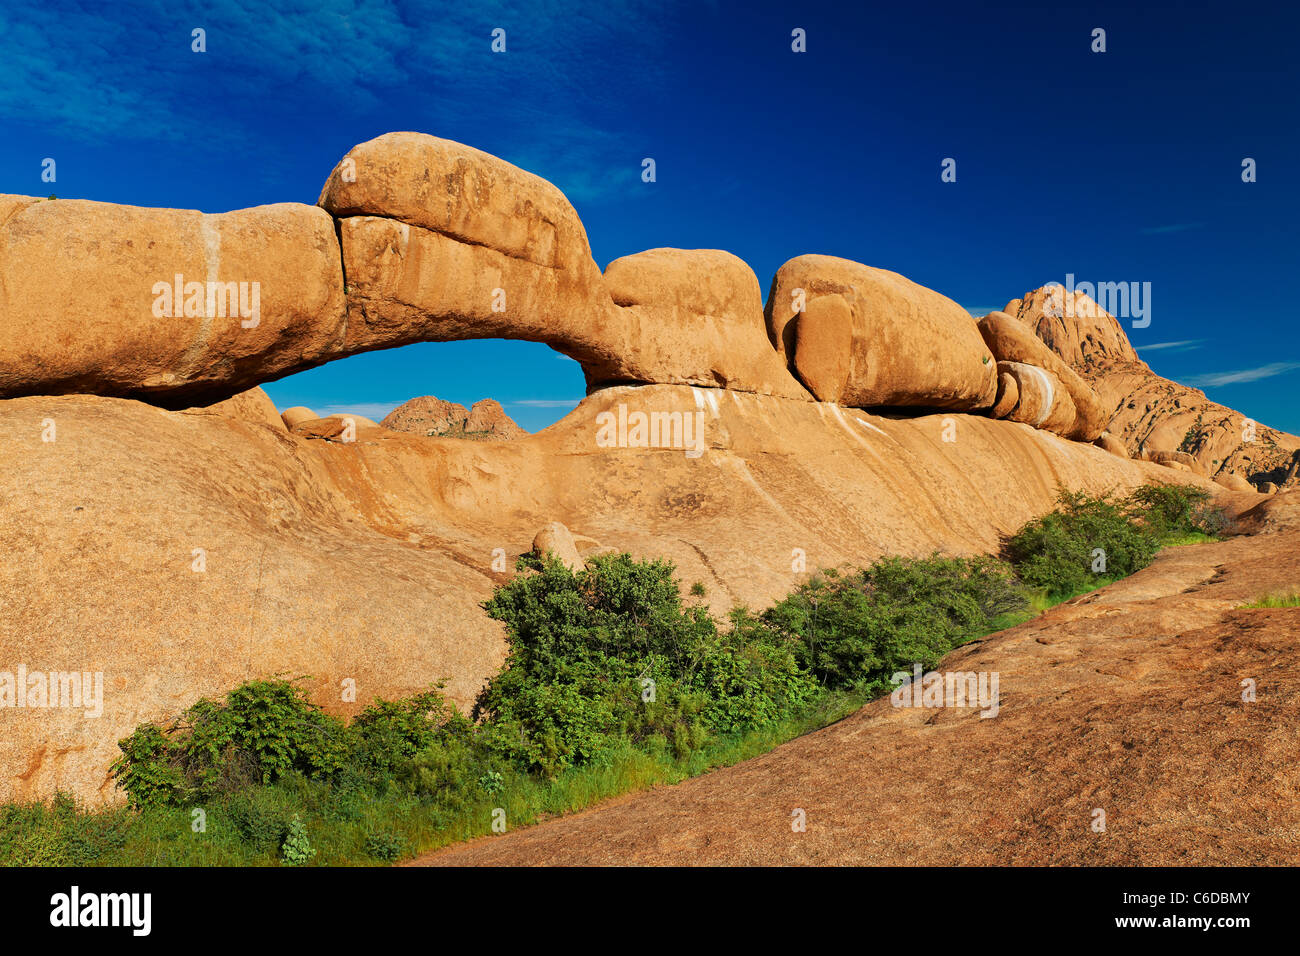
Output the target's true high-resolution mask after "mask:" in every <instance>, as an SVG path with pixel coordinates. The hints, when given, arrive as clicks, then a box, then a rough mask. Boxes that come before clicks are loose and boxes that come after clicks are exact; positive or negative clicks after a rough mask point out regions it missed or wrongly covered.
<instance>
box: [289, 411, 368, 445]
mask: <svg viewBox="0 0 1300 956" xmlns="http://www.w3.org/2000/svg"><path fill="white" fill-rule="evenodd" d="M289 431H290V432H292V433H293V434H294V435H297V436H298V437H299V438H321V439H324V440H325V441H330V442H339V443H341V444H348V443H350V442H354V441H359V440H360V439H361V438H362V437H369V438H373V437H376V436H375V433H376V432H377V431H379V425H378V424H376V423H375V422H372V421H371V420H370V419H368V418H365V417H363V416H361V415H330V416H329V417H327V418H317V419H313V420H311V421H305V422H299V423H298V424H297V425H294V426H293V428H291V429H289Z"/></svg>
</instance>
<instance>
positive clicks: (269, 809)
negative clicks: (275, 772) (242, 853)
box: [226, 789, 289, 853]
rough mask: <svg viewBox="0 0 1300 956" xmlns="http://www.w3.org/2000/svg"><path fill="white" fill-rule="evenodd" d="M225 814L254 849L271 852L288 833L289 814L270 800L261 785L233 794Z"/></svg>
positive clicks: (241, 839)
mask: <svg viewBox="0 0 1300 956" xmlns="http://www.w3.org/2000/svg"><path fill="white" fill-rule="evenodd" d="M226 815H227V817H228V818H229V819H230V823H231V825H232V826H233V827H234V829H235V832H236V833H237V834H238V836H239V840H240V842H241V843H243V844H244V845H245V846H247V847H248V848H249V849H250V850H252V851H253V852H254V853H269V852H271V851H272V850H274V849H276V848H277V847H279V846H280V845H281V844H282V843H283V842H284V840H285V837H286V836H287V835H288V833H289V815H288V814H287V813H286V812H285V811H284V810H283V809H281V808H280V807H279V806H277V805H275V804H274V803H273V802H272V801H270V800H267V799H266V798H265V794H264V791H262V790H260V789H252V790H249V791H246V792H244V793H240V794H237V795H236V796H234V797H233V798H232V799H231V800H230V803H229V804H228V805H227V806H226Z"/></svg>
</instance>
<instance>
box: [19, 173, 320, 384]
mask: <svg viewBox="0 0 1300 956" xmlns="http://www.w3.org/2000/svg"><path fill="white" fill-rule="evenodd" d="M20 198H21V197H18V198H14V197H11V198H10V200H9V202H8V203H7V205H6V206H5V207H4V208H7V209H8V210H9V214H8V217H7V218H6V219H4V221H3V224H2V225H0V315H3V316H4V317H5V321H6V334H5V335H4V336H3V338H2V339H0V396H17V395H31V394H46V395H51V394H65V393H73V392H81V393H92V394H98V395H118V396H125V397H130V398H137V399H140V400H143V401H148V402H151V403H154V404H159V405H163V406H165V407H168V408H178V409H183V408H187V407H190V406H196V405H209V404H212V403H213V402H217V401H220V400H222V399H225V398H229V397H230V396H232V395H235V394H237V393H238V392H241V391H245V390H247V389H249V388H251V387H252V386H255V385H258V384H259V383H261V382H265V381H268V380H270V379H274V378H278V377H280V376H281V375H284V374H287V373H288V372H291V371H294V370H296V369H299V368H305V367H308V366H311V365H318V364H320V363H321V362H323V361H325V360H326V359H327V357H328V356H329V355H330V354H331V352H332V350H333V349H334V348H336V346H337V345H338V343H339V342H340V340H341V337H342V334H343V327H344V322H343V316H344V311H343V275H342V270H341V267H340V264H339V247H338V242H337V240H336V238H335V233H334V223H333V221H332V220H331V219H330V217H329V216H328V215H326V214H325V213H324V212H322V211H321V210H320V209H317V208H315V207H313V206H303V205H299V204H295V203H280V204H277V205H273V206H257V207H255V208H252V209H240V210H237V211H235V212H227V213H219V214H204V213H201V212H197V211H194V210H185V209H145V208H141V207H137V206H118V205H113V204H110V203H101V202H90V201H86V200H79V199H58V200H53V201H48V202H36V201H31V202H26V203H23V202H21V201H18V200H19V199H20Z"/></svg>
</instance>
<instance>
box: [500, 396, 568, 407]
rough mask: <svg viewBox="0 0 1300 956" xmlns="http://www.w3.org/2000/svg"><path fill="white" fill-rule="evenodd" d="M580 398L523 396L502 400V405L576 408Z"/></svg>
mask: <svg viewBox="0 0 1300 956" xmlns="http://www.w3.org/2000/svg"><path fill="white" fill-rule="evenodd" d="M581 401H582V399H580V398H521V399H519V400H517V401H513V402H502V403H501V404H502V405H505V406H512V405H520V406H523V407H525V408H576V407H577V405H578V403H579V402H581Z"/></svg>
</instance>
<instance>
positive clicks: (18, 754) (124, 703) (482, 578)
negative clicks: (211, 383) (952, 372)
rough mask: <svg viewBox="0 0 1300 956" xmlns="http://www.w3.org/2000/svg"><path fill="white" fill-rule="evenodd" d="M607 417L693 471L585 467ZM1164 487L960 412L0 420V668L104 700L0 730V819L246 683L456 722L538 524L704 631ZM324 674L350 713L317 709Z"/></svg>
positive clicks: (90, 410)
mask: <svg viewBox="0 0 1300 956" xmlns="http://www.w3.org/2000/svg"><path fill="white" fill-rule="evenodd" d="M620 405H623V406H630V407H632V408H634V409H637V410H643V411H645V412H646V413H648V414H653V413H660V414H663V415H669V416H670V415H673V414H676V415H678V416H684V415H687V414H692V415H694V414H698V415H699V416H700V419H701V421H702V423H703V427H704V438H705V441H704V446H705V449H706V450H705V452H704V454H703V455H701V456H699V457H696V458H691V457H688V456H687V455H686V454H684V453H683V452H682V451H681V450H680V449H672V448H656V447H618V446H615V447H601V446H599V445H597V444H596V442H595V436H596V434H597V433H598V431H599V425H598V418H599V417H600V416H601V415H602V413H609V414H611V415H616V414H617V412H618V409H619V406H620ZM949 418H952V419H954V420H955V422H956V425H957V429H956V433H957V436H958V440H957V442H956V443H946V442H945V441H944V440H943V434H944V429H945V424H944V422H945V420H946V419H949ZM47 420H48V421H51V422H54V423H55V424H56V426H57V437H56V440H54V441H48V442H47V441H42V436H43V434H44V433H45V431H46V429H45V428H44V427H43V424H42V423H43V422H45V421H47ZM329 421H331V422H335V423H336V422H337V421H338V420H337V419H331V420H329ZM1170 474H1171V473H1170V472H1169V471H1168V470H1167V469H1164V468H1162V467H1160V466H1158V465H1154V464H1151V463H1149V462H1140V461H1125V460H1122V459H1119V458H1116V457H1114V456H1112V455H1109V454H1107V453H1106V452H1104V451H1102V450H1101V449H1099V448H1096V447H1093V446H1091V445H1086V444H1081V443H1076V442H1067V441H1062V440H1060V439H1058V438H1056V437H1055V436H1053V435H1050V434H1047V433H1045V432H1042V431H1039V430H1036V429H1032V428H1030V427H1028V426H1026V425H1021V424H1016V423H1013V422H1007V421H995V420H992V419H989V418H987V417H984V416H982V415H963V414H960V413H944V414H942V415H921V416H911V417H883V416H879V415H875V414H870V413H867V412H859V411H856V410H851V409H843V408H840V407H838V406H834V405H827V404H822V403H815V402H806V401H797V400H790V399H779V398H773V397H770V396H762V395H751V394H745V393H741V392H733V391H723V390H720V389H704V388H698V389H695V388H688V387H684V386H669V385H654V386H641V387H635V386H627V387H616V388H609V389H603V390H601V391H599V392H597V393H595V394H593V395H591V396H589V397H588V398H587V399H586V400H585V401H584V402H583V403H582V404H581V405H579V406H578V408H577V409H575V410H574V411H573V412H571V413H570V414H569V415H568V416H566V417H565V418H564V419H563V420H561V421H560V422H558V423H556V424H555V425H552V426H551V427H550V428H547V429H546V430H545V431H543V432H539V433H537V434H535V435H530V436H527V437H525V438H522V439H520V440H518V441H509V442H467V441H430V440H428V439H427V438H425V437H423V436H421V435H413V434H405V433H402V432H397V431H392V430H389V429H387V428H380V429H376V430H375V433H374V436H373V437H371V436H369V435H362V437H361V438H360V439H359V440H357V441H355V442H352V443H340V442H334V441H320V440H304V439H303V438H299V437H295V436H293V435H291V434H289V433H288V432H286V431H285V430H283V429H278V428H273V427H269V426H266V425H260V424H249V423H247V422H245V421H240V420H236V419H233V418H230V417H227V416H224V415H219V414H192V413H181V412H169V411H166V410H163V409H159V408H156V407H153V406H150V405H147V404H143V403H140V402H135V401H128V400H123V399H117V398H103V397H98V396H53V397H44V396H41V397H29V398H18V399H11V400H6V401H0V487H3V488H4V489H5V502H4V506H3V507H0V540H3V541H5V558H4V560H3V561H0V602H2V604H0V647H4V648H5V649H6V651H7V658H8V659H9V660H10V661H16V662H25V663H26V665H27V667H28V668H29V669H31V670H35V669H41V670H44V671H54V670H78V671H90V672H92V673H93V672H102V673H103V675H104V686H105V695H104V702H103V713H102V716H101V717H99V718H98V719H94V720H88V719H85V718H84V717H83V716H82V714H81V712H80V711H70V710H67V709H60V710H54V709H47V710H37V709H30V710H11V711H6V712H5V713H6V717H5V720H6V725H5V734H4V735H2V736H0V800H6V799H22V798H31V797H42V796H48V795H50V794H52V793H54V792H55V791H56V790H58V789H63V790H67V791H70V792H74V793H76V794H77V795H78V796H80V797H82V798H83V799H86V800H89V801H92V802H96V801H100V800H112V799H115V793H114V790H113V787H112V783H111V781H110V780H109V779H108V777H107V768H108V765H109V764H110V763H111V761H112V760H113V759H114V757H115V756H116V755H117V743H116V742H117V740H118V739H119V738H121V737H122V736H124V735H125V734H127V733H129V732H130V731H131V730H132V729H133V728H134V727H135V726H136V725H137V724H138V723H140V722H141V721H144V720H153V719H163V718H166V717H169V716H172V715H175V714H177V713H179V712H180V711H181V710H183V709H184V708H185V707H187V706H189V705H190V704H192V703H193V702H194V701H195V700H196V699H197V698H198V697H200V696H203V695H214V694H219V693H221V692H223V691H225V690H227V689H229V688H230V687H232V686H234V685H235V684H238V683H239V682H241V681H243V680H247V679H251V678H254V677H263V676H266V675H268V674H275V673H291V674H308V675H311V681H310V684H309V687H310V689H311V691H312V694H313V697H314V698H315V699H316V700H317V701H318V702H320V703H321V704H322V705H324V706H326V707H328V708H330V709H331V710H332V711H334V712H338V713H343V714H352V713H356V711H357V709H359V708H360V707H364V706H365V705H366V704H367V703H369V702H370V701H371V700H372V699H373V697H374V696H375V695H380V694H382V695H384V696H386V697H390V698H391V697H393V696H397V695H401V694H407V693H412V692H415V691H418V690H421V689H423V688H424V687H426V686H427V685H428V683H429V682H430V681H432V680H436V679H438V678H440V677H448V678H450V680H451V683H450V684H449V685H448V692H449V694H450V695H451V697H452V698H453V699H454V700H455V701H456V702H457V703H458V704H459V705H460V706H462V707H468V706H469V704H470V703H471V702H472V700H473V698H474V696H475V695H476V694H477V692H478V689H479V687H480V686H481V683H482V681H483V680H484V679H485V678H486V677H487V676H489V675H490V674H492V673H493V672H494V671H495V670H496V668H497V667H498V666H499V665H500V662H501V660H502V657H503V654H504V650H505V645H504V641H503V637H502V632H501V626H500V625H499V624H498V623H497V622H495V621H492V620H491V619H489V618H488V617H487V616H486V615H485V614H483V612H482V609H481V608H480V607H479V603H480V602H481V601H483V600H485V599H487V598H488V597H489V596H490V595H491V593H492V588H493V586H494V585H495V584H497V583H500V582H502V581H504V580H505V573H508V572H509V570H510V569H512V568H513V565H514V560H513V559H514V556H516V555H519V554H521V553H524V552H526V551H528V550H529V549H530V548H531V546H532V544H533V541H534V538H535V535H536V533H537V530H538V529H539V528H541V527H543V526H545V525H546V524H548V523H549V522H552V521H560V522H562V523H564V524H565V525H566V526H568V527H571V528H580V529H581V530H582V532H583V534H584V535H585V536H589V538H590V539H594V540H597V541H599V542H600V545H601V546H603V547H604V548H613V549H616V550H618V551H629V552H631V553H632V554H634V555H637V556H639V557H665V558H668V559H670V560H672V561H674V562H675V563H676V564H677V567H678V577H679V580H681V582H682V583H683V585H684V586H689V585H690V584H691V583H693V582H695V581H700V582H702V583H704V584H705V586H706V589H707V592H708V595H709V600H710V601H711V602H713V605H714V607H715V610H718V611H724V610H726V609H728V608H729V607H730V606H731V605H732V604H734V603H741V602H743V603H746V604H748V605H749V606H751V607H763V606H765V605H766V604H768V603H770V602H771V601H772V600H774V599H776V598H779V597H781V596H784V595H785V594H786V593H788V591H789V590H790V589H791V588H792V587H793V586H794V585H796V584H797V583H799V582H800V581H801V580H802V579H803V574H801V573H800V572H799V571H798V570H797V568H799V567H800V566H801V564H800V562H799V561H796V560H793V558H794V557H796V556H798V555H802V559H801V560H802V561H803V562H806V566H807V568H808V569H809V570H811V569H814V568H817V567H823V566H836V565H840V564H843V563H846V562H852V563H862V562H869V561H870V560H871V559H872V558H874V557H875V556H878V555H880V554H886V553H897V554H929V553H930V552H932V551H934V550H935V549H940V550H944V551H949V552H954V553H977V552H989V551H994V550H996V549H997V548H998V547H999V545H1000V536H1001V535H1002V534H1005V533H1007V532H1009V531H1012V530H1014V529H1015V528H1017V527H1018V526H1019V525H1020V524H1022V523H1023V522H1024V521H1026V520H1028V519H1029V518H1031V517H1033V516H1035V515H1037V514H1040V513H1042V512H1043V511H1046V510H1048V509H1049V508H1050V507H1051V506H1052V503H1053V500H1054V499H1055V496H1056V492H1057V488H1058V486H1060V485H1064V486H1066V487H1069V488H1085V489H1088V490H1090V491H1093V492H1100V491H1104V490H1107V489H1110V488H1112V487H1114V488H1119V489H1121V490H1123V489H1128V488H1132V487H1134V486H1136V485H1138V484H1140V483H1142V482H1143V481H1146V480H1149V479H1153V478H1156V477H1159V476H1166V477H1167V476H1168V475H1170ZM1186 480H1188V481H1189V482H1191V483H1199V484H1202V485H1203V486H1206V487H1212V488H1217V487H1218V486H1215V485H1211V484H1210V483H1208V482H1205V481H1204V479H1199V478H1197V477H1195V476H1192V475H1188V476H1186ZM1225 493H1226V492H1225ZM579 550H580V551H581V547H580V548H579ZM503 571H504V572H505V573H503ZM345 678H352V679H353V680H355V681H356V686H357V688H358V695H357V700H356V702H355V703H353V702H343V701H341V700H340V695H339V684H340V682H341V681H342V680H344V679H345Z"/></svg>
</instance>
